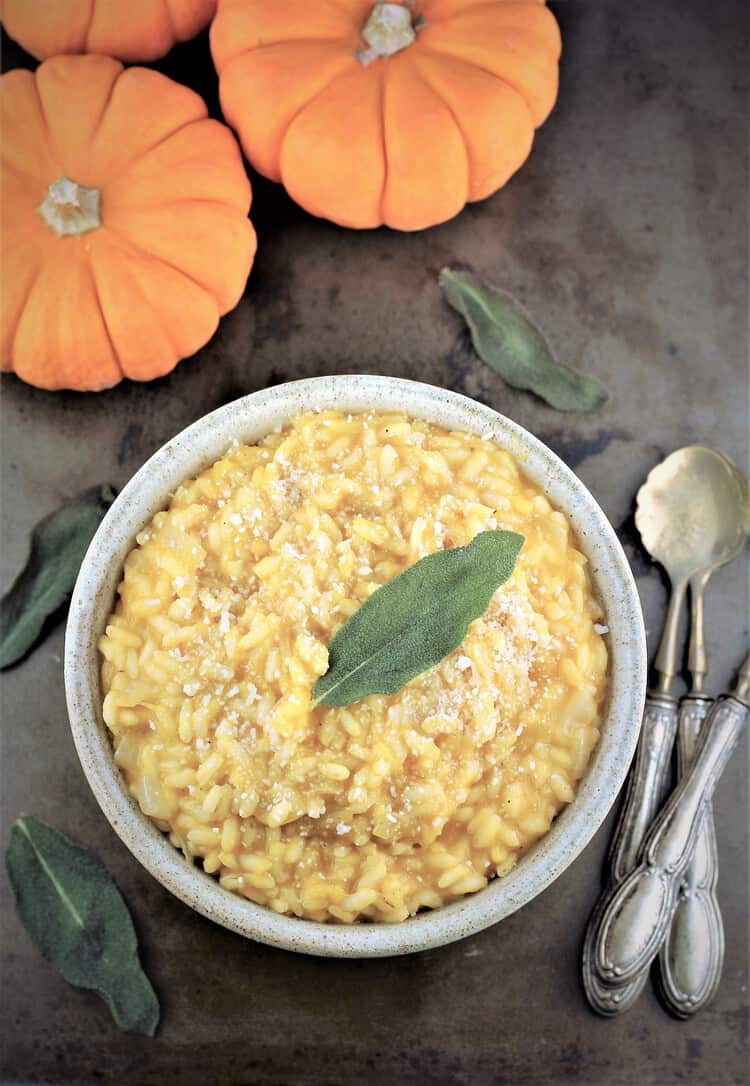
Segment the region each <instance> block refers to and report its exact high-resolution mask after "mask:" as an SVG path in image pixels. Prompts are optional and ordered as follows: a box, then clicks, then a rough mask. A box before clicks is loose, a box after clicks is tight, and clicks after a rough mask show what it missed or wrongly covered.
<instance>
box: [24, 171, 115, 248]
mask: <svg viewBox="0 0 750 1086" xmlns="http://www.w3.org/2000/svg"><path fill="white" fill-rule="evenodd" d="M101 201H102V193H101V189H88V188H86V186H85V185H79V184H78V183H77V182H76V181H71V180H70V178H69V177H58V179H57V180H56V181H53V182H52V184H51V185H50V186H49V188H48V189H47V192H46V195H45V197H44V200H43V201H42V203H41V204H40V205H39V208H38V210H39V214H40V215H41V216H42V218H43V219H44V221H45V222H46V224H47V226H49V228H50V230H54V232H55V233H56V234H57V236H58V237H59V238H64V237H72V236H78V235H80V234H85V233H87V232H88V231H89V230H96V228H97V227H98V226H101V225H102V217H101Z"/></svg>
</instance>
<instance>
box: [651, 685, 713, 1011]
mask: <svg viewBox="0 0 750 1086" xmlns="http://www.w3.org/2000/svg"><path fill="white" fill-rule="evenodd" d="M710 706H711V701H710V699H708V698H706V697H694V696H688V697H685V698H683V699H682V701H681V703H680V715H679V722H678V725H677V764H678V772H679V775H680V777H681V776H682V775H683V774H684V773H685V772H686V771H687V768H688V765H689V764H690V760H691V758H692V757H693V754H694V753H695V748H696V746H697V743H698V737H699V735H700V731H701V727H702V725H703V721H704V719H705V717H706V714H707V713H708V710H709V708H710ZM717 876H718V857H717V849H716V833H715V830H714V820H713V811H712V809H711V803H710V802H707V803H706V804H705V805H704V810H703V818H702V822H701V826H700V829H699V831H698V840H697V842H696V846H695V855H694V856H693V859H692V861H691V863H690V866H689V867H688V869H687V871H686V872H685V874H684V876H683V878H682V882H681V884H680V888H679V892H678V896H677V905H676V908H675V913H674V916H673V917H672V923H671V926H670V928H669V931H668V932H667V937H666V939H665V941H664V944H663V945H662V948H661V950H660V951H659V967H660V988H661V994H662V997H663V999H664V1002H665V1003H666V1004H667V1006H668V1007H669V1009H670V1010H671V1011H672V1013H673V1014H675V1015H677V1017H678V1018H687V1017H689V1016H690V1015H691V1014H695V1013H696V1011H699V1010H701V1008H702V1007H704V1006H705V1005H706V1004H707V1003H709V1002H710V1001H711V1000H712V999H713V997H714V996H715V994H716V989H717V988H718V986H719V981H720V980H721V971H722V967H723V965H724V925H723V924H722V920H721V912H720V911H719V903H718V901H717V899H716V879H717Z"/></svg>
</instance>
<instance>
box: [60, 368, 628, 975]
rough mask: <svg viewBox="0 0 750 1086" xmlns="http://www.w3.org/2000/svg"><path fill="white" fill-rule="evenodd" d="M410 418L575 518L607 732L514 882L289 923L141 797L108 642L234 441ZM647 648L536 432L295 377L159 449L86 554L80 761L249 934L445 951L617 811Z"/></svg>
mask: <svg viewBox="0 0 750 1086" xmlns="http://www.w3.org/2000/svg"><path fill="white" fill-rule="evenodd" d="M324 408H337V409H339V410H343V411H366V410H382V411H393V410H399V411H404V412H406V413H407V414H409V415H413V416H416V417H419V418H424V419H428V420H429V421H431V422H434V423H436V424H438V425H440V426H445V427H447V428H449V429H454V430H468V431H471V432H474V433H479V434H482V435H484V436H486V437H489V438H492V439H493V440H494V441H496V442H497V444H498V445H500V446H501V447H502V448H505V449H507V450H508V451H509V452H511V453H512V454H513V455H514V456H515V457H516V458H517V459H518V460H519V461H520V463H521V465H522V467H523V470H524V471H525V472H526V474H527V475H528V476H529V477H530V478H531V479H533V480H534V481H535V482H536V483H538V484H539V485H540V486H542V487H543V488H544V490H545V492H546V493H547V494H548V495H549V497H550V498H551V499H552V501H553V502H554V503H555V504H556V505H558V506H559V507H560V508H561V509H562V510H563V511H564V512H565V513H566V514H567V516H568V518H569V519H570V521H571V523H572V525H573V528H574V529H575V531H576V533H577V535H578V538H579V541H580V544H581V546H582V548H583V550H584V551H585V552H586V554H587V556H588V558H589V562H590V568H591V572H592V575H593V578H594V582H595V585H596V590H597V592H598V594H599V597H600V599H601V601H602V603H603V605H604V609H605V612H606V615H607V619H606V621H607V623H608V625H609V651H610V685H609V691H608V695H607V704H606V712H605V719H604V721H603V725H602V736H601V739H600V741H599V744H598V746H597V748H596V750H595V752H594V755H593V757H592V760H591V764H590V766H589V769H588V772H587V774H586V776H585V777H584V779H583V780H582V782H581V784H580V787H579V790H578V795H577V796H576V799H575V801H574V802H573V803H572V804H571V805H570V806H569V807H567V808H566V809H565V810H564V811H563V812H562V814H561V815H560V816H559V818H558V819H557V820H556V821H555V822H554V823H553V825H552V828H551V830H550V831H549V833H548V834H547V835H546V836H545V837H544V838H542V840H541V841H540V842H539V843H538V844H537V845H536V846H535V847H534V848H533V849H531V851H530V852H528V853H527V854H526V856H524V857H523V858H522V859H521V860H520V861H519V863H518V864H517V866H516V867H515V868H514V869H513V870H512V871H511V873H510V874H509V875H507V876H505V878H502V879H495V880H493V881H492V882H490V884H489V885H488V886H487V887H486V888H485V889H484V890H480V891H479V892H478V893H476V894H472V895H469V896H467V897H465V898H463V899H462V900H461V901H458V902H455V903H454V904H451V905H446V906H443V907H442V908H440V909H437V910H435V911H432V912H424V913H420V914H418V915H417V916H415V917H412V918H411V919H409V920H406V921H404V922H403V923H401V924H395V925H391V924H352V925H335V924H321V923H317V922H314V921H309V920H299V919H297V918H294V917H287V916H280V915H278V914H276V913H274V912H272V911H271V910H270V909H267V908H264V907H263V906H261V905H255V904H254V903H253V902H251V901H248V900H247V899H245V898H243V897H240V896H239V895H237V894H233V893H231V892H230V891H228V890H224V889H223V888H222V887H221V886H220V885H219V882H218V881H217V880H216V879H215V878H212V877H211V876H210V875H207V874H205V873H204V872H203V871H202V870H201V869H200V868H198V867H193V866H191V865H190V864H188V863H187V862H186V861H185V859H184V858H183V856H182V854H181V853H179V852H178V851H177V850H176V849H175V848H174V847H173V846H172V845H171V844H170V843H169V840H168V838H167V837H166V836H165V835H164V834H162V833H161V832H160V831H159V830H158V829H157V828H156V826H155V825H154V824H153V823H152V822H151V821H150V819H148V818H147V817H146V816H145V815H144V814H142V812H141V811H140V809H139V807H138V805H137V804H136V802H135V800H134V799H133V798H132V797H131V796H130V794H129V792H128V790H127V786H126V783H125V778H124V777H123V775H122V774H121V772H120V770H119V769H118V767H117V766H116V765H115V762H114V759H113V756H112V746H111V743H110V738H109V733H108V731H107V728H106V726H105V724H104V721H103V719H102V711H101V702H102V699H101V691H100V684H99V660H98V654H97V649H96V644H97V641H98V639H99V637H100V635H101V634H102V632H103V629H104V624H105V621H106V618H107V616H108V614H109V612H110V609H111V606H112V602H113V599H114V595H115V590H116V588H117V585H118V583H119V580H120V576H121V572H122V566H123V563H124V560H125V557H126V555H127V553H128V551H129V550H130V548H131V547H132V545H133V542H134V538H135V535H136V533H137V532H138V531H140V529H141V528H142V527H143V526H144V525H145V524H146V523H147V522H148V521H149V520H150V519H151V517H152V516H153V515H154V513H156V512H157V511H158V510H159V509H162V508H164V507H165V506H166V504H167V503H168V500H169V496H170V494H171V493H172V491H173V490H174V489H175V488H176V487H177V485H178V484H179V483H180V482H182V481H183V480H184V479H186V478H190V477H192V476H194V475H196V474H197V473H198V472H200V471H202V470H203V469H204V468H206V467H208V466H209V465H210V464H212V463H213V462H214V461H215V460H218V459H219V457H221V456H222V454H223V453H224V452H225V450H226V449H227V447H228V446H229V444H230V443H231V441H232V440H233V439H234V438H237V439H238V440H239V441H243V442H255V441H258V440H259V439H260V438H262V437H263V436H264V435H265V434H267V433H268V432H269V431H270V430H272V429H273V428H274V427H276V426H279V425H280V424H282V423H284V422H285V421H286V420H287V419H289V418H291V417H292V416H294V415H296V414H298V413H299V412H300V411H304V410H313V409H324ZM645 685H646V644H645V634H644V629H643V618H642V615H641V608H640V603H639V601H638V594H637V592H636V589H635V585H634V583H633V577H632V575H631V572H630V568H629V566H628V563H627V560H626V558H625V555H624V554H623V551H622V548H621V547H620V544H619V543H618V541H617V537H616V536H615V533H614V531H613V529H612V527H611V525H610V524H609V522H608V521H607V519H606V517H605V516H604V514H603V513H602V511H601V509H600V508H599V506H598V505H597V504H596V502H595V501H594V499H593V498H592V497H591V495H590V494H589V492H588V491H587V490H586V488H585V487H584V486H583V484H582V483H581V482H580V481H579V480H578V479H577V478H576V477H575V475H574V474H573V473H572V472H571V471H570V470H569V469H568V468H567V467H566V466H565V465H564V464H563V463H562V461H561V460H559V459H558V458H557V457H556V456H555V455H554V453H552V452H551V451H550V450H549V449H548V448H547V447H546V446H545V445H543V444H542V443H541V442H540V441H538V440H537V439H536V438H535V437H532V436H531V435H530V434H528V433H526V431H525V430H523V429H521V427H520V426H517V425H516V424H515V423H513V422H511V421H510V420H508V419H506V418H504V417H503V416H502V415H498V414H497V413H496V412H495V411H493V410H492V409H491V408H489V407H484V406H483V405H481V404H478V403H475V402H474V401H473V400H469V399H467V398H466V397H465V396H459V395H457V394H456V393H453V392H447V391H445V390H444V389H439V388H434V387H432V386H430V385H422V384H417V383H416V382H413V381H401V380H397V379H394V378H391V377H373V376H340V377H319V378H314V379H312V380H307V381H294V382H291V383H290V384H285V385H279V386H276V387H275V388H270V389H265V390H264V391H262V392H256V393H254V394H253V395H252V396H246V397H244V398H243V399H241V400H237V401H235V402H234V403H230V404H227V405H226V406H225V407H221V408H219V409H218V410H217V411H214V412H212V413H211V414H210V415H206V416H205V417H204V418H202V419H199V420H198V422H196V423H194V424H193V425H192V426H190V427H188V429H187V430H184V431H183V432H182V433H181V434H178V435H177V437H175V438H173V439H172V440H171V441H169V442H167V444H166V445H165V446H164V447H163V448H161V449H160V450H159V451H158V452H157V453H155V454H154V456H152V457H151V459H150V460H149V461H148V462H147V463H146V464H145V465H144V466H143V467H142V468H141V470H140V471H139V472H138V473H137V474H136V475H135V476H134V478H133V479H132V480H131V481H130V482H129V483H128V485H127V486H126V487H125V488H124V490H123V491H122V493H121V494H120V496H119V497H118V498H117V500H116V501H115V503H114V505H113V506H112V508H111V509H110V510H109V512H108V513H107V516H106V517H105V519H104V521H103V523H102V525H101V527H100V528H99V531H98V532H97V533H96V536H95V537H94V540H93V542H92V544H91V546H90V548H89V551H88V553H87V555H86V558H85V559H84V562H83V565H82V567H81V572H80V574H79V577H78V582H77V584H76V588H75V592H74V594H73V600H72V603H71V606H70V615H69V618H68V628H67V635H66V643H65V687H66V694H67V700H68V711H69V714H70V725H71V728H72V731H73V739H74V741H75V745H76V749H77V751H78V756H79V758H80V760H81V765H82V766H83V770H84V772H85V774H86V776H87V778H88V781H89V783H90V785H91V787H92V789H93V791H94V794H95V796H96V798H97V800H98V801H99V805H100V806H101V808H102V810H103V811H104V814H105V815H106V817H107V818H108V819H109V821H110V823H111V824H112V826H113V827H114V829H115V830H116V831H117V833H118V834H119V835H120V837H121V838H122V840H123V841H124V842H125V844H126V845H127V846H128V848H129V849H130V851H131V852H132V853H133V855H134V856H135V857H136V859H138V860H139V861H140V862H141V863H142V864H143V866H144V867H146V868H147V869H148V870H149V871H150V872H151V874H152V875H154V877H155V878H157V879H158V880H159V881H160V882H161V883H162V884H163V885H164V886H166V887H167V889H169V890H171V891H172V893H173V894H176V895H177V897H179V898H181V899H182V901H184V902H186V903H187V904H188V905H190V906H191V907H192V908H194V909H197V910H198V912H201V913H203V914H204V915H205V916H207V917H209V918H210V919H211V920H214V921H216V923H218V924H223V925H224V926H225V927H227V928H231V929H232V930H233V931H236V932H239V933H240V934H241V935H245V936H247V937H249V938H251V939H258V940H260V941H261V942H264V943H269V944H271V945H272V946H278V947H284V948H285V949H287V950H297V951H301V952H304V953H308V954H325V955H333V956H338V957H358V958H362V957H379V956H386V955H390V954H407V953H410V952H412V951H417V950H426V949H428V948H429V947H435V946H440V945H442V944H444V943H449V942H452V941H454V940H455V939H461V938H463V937H464V936H466V935H471V934H472V933H474V932H477V931H481V930H482V929H483V928H486V927H488V926H489V925H490V924H494V923H496V922H497V921H498V920H502V918H503V917H504V916H507V915H508V914H509V913H512V912H514V911H515V910H516V909H519V908H520V907H521V906H522V905H525V904H526V902H528V901H530V900H531V899H532V898H533V897H535V896H536V895H537V894H538V893H540V892H541V891H542V890H543V889H544V888H545V887H546V886H548V885H549V884H550V883H551V882H553V881H554V879H556V878H557V876H558V875H559V874H560V873H561V872H562V871H564V870H565V868H566V867H568V865H569V864H571V863H572V862H573V860H574V859H575V858H576V856H577V855H578V853H579V852H580V851H581V850H582V849H583V848H584V846H585V845H586V844H587V843H588V841H589V840H590V839H591V837H592V836H593V834H594V833H595V831H596V830H597V828H598V827H599V825H600V824H601V822H602V821H603V819H604V818H605V816H606V815H607V812H608V811H609V809H610V807H611V806H612V804H613V802H614V800H615V797H616V796H617V793H618V791H619V789H620V786H621V785H622V783H623V781H624V779H625V775H626V773H627V770H628V766H629V764H630V759H631V757H632V755H633V751H634V749H635V744H636V741H637V738H638V729H639V727H640V722H641V712H642V708H643V700H644V696H645Z"/></svg>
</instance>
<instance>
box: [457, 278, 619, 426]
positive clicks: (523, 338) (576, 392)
mask: <svg viewBox="0 0 750 1086" xmlns="http://www.w3.org/2000/svg"><path fill="white" fill-rule="evenodd" d="M440 286H441V287H442V289H443V294H444V295H445V298H446V301H447V302H448V303H449V305H451V306H452V307H453V308H454V309H455V310H457V312H459V313H460V314H461V316H462V317H463V318H464V320H465V321H466V323H467V325H468V326H469V332H470V333H471V340H472V343H473V344H474V349H475V350H476V352H477V354H478V355H479V357H480V358H481V359H482V361H483V362H486V363H487V365H488V366H489V367H490V368H491V369H493V370H494V371H495V373H498V374H499V375H500V376H501V377H502V378H503V380H504V381H507V383H508V384H509V385H512V386H513V387H514V388H520V389H525V390H527V391H529V392H533V393H535V394H536V395H537V396H539V397H540V398H541V399H543V400H545V401H546V403H548V404H549V405H550V406H551V407H556V408H557V409H558V411H595V410H596V408H598V407H601V406H602V404H604V403H606V402H607V399H608V393H607V390H606V388H605V387H604V385H603V384H602V383H601V381H599V380H598V379H597V378H596V377H587V376H586V375H585V374H582V373H577V372H576V371H575V370H572V369H570V368H569V367H568V366H564V365H563V364H562V362H558V360H557V359H556V358H555V355H554V353H553V351H552V348H551V347H550V345H549V343H548V342H547V339H546V337H545V335H544V333H543V332H542V331H541V329H539V328H538V327H537V326H536V324H534V322H533V321H532V320H531V318H530V317H529V315H528V314H527V313H526V312H525V310H524V309H523V308H522V306H521V305H520V304H519V303H518V302H517V301H516V300H515V298H513V297H512V296H511V295H510V294H508V293H506V291H504V290H500V288H499V287H495V286H493V285H492V284H491V283H486V282H484V280H483V279H480V277H479V276H478V275H473V274H472V273H471V272H466V271H453V270H451V269H450V268H443V270H442V271H441V273H440Z"/></svg>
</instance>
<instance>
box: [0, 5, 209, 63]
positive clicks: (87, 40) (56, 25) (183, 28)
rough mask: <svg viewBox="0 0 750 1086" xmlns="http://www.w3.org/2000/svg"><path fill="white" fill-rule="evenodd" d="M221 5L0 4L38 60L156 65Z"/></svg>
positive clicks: (7, 23) (9, 26) (0, 18)
mask: <svg viewBox="0 0 750 1086" xmlns="http://www.w3.org/2000/svg"><path fill="white" fill-rule="evenodd" d="M215 11H216V0H0V22H2V23H3V26H4V27H5V29H6V30H7V32H8V34H10V36H11V38H15V40H16V41H17V42H18V43H19V45H22V46H23V48H24V49H26V50H27V51H28V52H29V53H31V54H32V55H33V56H35V57H39V58H40V59H41V58H44V57H52V56H56V55H57V54H58V53H106V55H107V56H111V57H119V59H120V60H127V61H131V62H132V61H136V60H156V58H157V57H162V56H164V54H165V53H166V52H168V51H169V50H170V49H171V48H172V46H173V45H174V44H175V42H178V41H187V40H188V39H189V38H194V37H195V35H196V34H198V33H200V31H201V30H203V28H204V27H206V26H208V24H209V23H210V22H211V19H212V18H213V14H214V12H215Z"/></svg>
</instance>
